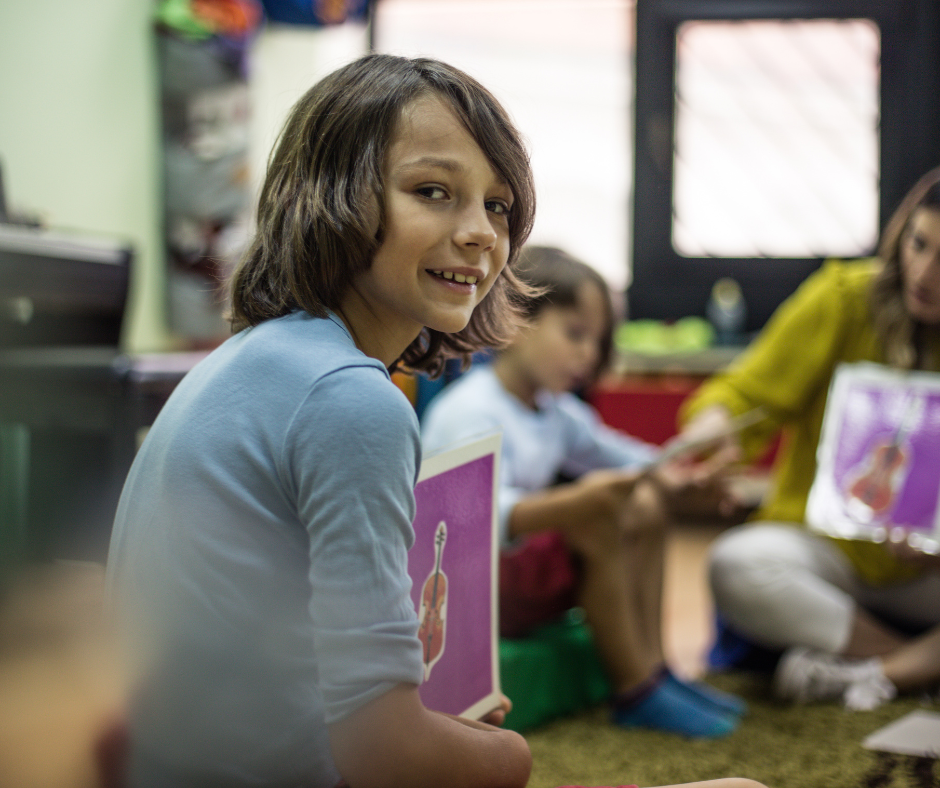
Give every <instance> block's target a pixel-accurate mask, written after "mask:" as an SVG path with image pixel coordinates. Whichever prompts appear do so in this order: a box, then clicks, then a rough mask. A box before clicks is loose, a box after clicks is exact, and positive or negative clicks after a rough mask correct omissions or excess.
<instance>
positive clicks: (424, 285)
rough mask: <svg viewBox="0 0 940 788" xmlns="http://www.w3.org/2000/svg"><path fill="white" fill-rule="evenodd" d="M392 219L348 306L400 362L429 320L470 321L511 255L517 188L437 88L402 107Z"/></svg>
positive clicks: (451, 325) (389, 203) (357, 326)
mask: <svg viewBox="0 0 940 788" xmlns="http://www.w3.org/2000/svg"><path fill="white" fill-rule="evenodd" d="M383 180H384V185H385V194H384V198H385V212H384V218H385V224H384V228H383V240H382V245H381V246H380V247H379V250H378V252H376V255H375V258H374V260H373V262H372V266H371V267H370V268H369V270H368V271H366V272H365V273H363V274H361V275H360V276H359V277H358V278H357V279H356V280H355V282H354V283H353V287H352V288H351V290H350V292H349V294H348V295H347V297H346V298H345V299H344V303H343V305H342V310H343V316H344V318H345V319H346V320H347V322H349V323H351V328H352V329H353V333H354V335H356V336H364V335H371V336H374V337H376V336H377V337H380V338H381V341H380V344H381V346H380V347H375V348H370V347H362V346H361V345H360V347H362V349H363V351H364V352H366V353H368V354H369V355H374V356H375V357H376V358H380V359H382V360H384V361H387V362H388V363H391V361H394V360H395V359H396V358H397V357H398V356H399V355H400V354H401V352H402V351H403V350H404V348H405V347H407V345H408V344H410V343H411V342H412V341H413V340H414V338H415V337H416V336H417V335H418V334H419V333H420V331H421V329H422V328H424V327H425V326H427V327H429V328H432V329H435V330H437V331H443V332H447V333H454V332H457V331H460V330H461V329H463V328H464V327H465V326H466V325H467V323H468V322H469V320H470V316H471V315H472V313H473V309H474V308H475V307H476V306H477V305H478V304H479V303H480V301H482V299H483V298H484V296H486V294H487V293H488V292H489V290H490V288H491V287H492V285H493V282H494V281H496V278H497V277H498V276H499V274H500V272H501V271H502V270H503V267H504V266H505V265H506V261H507V259H508V258H509V245H510V244H509V212H510V210H511V208H512V202H513V194H512V191H511V190H510V188H509V186H508V185H507V184H506V182H505V180H504V178H502V177H501V176H500V174H499V173H497V172H496V171H495V170H494V169H493V166H492V165H491V164H490V162H489V160H488V159H487V158H486V155H485V154H484V153H483V151H482V150H481V149H480V147H479V145H477V143H476V141H475V140H474V139H473V137H472V136H471V135H470V133H469V132H468V131H467V130H466V128H465V127H464V126H463V124H462V123H461V121H460V120H459V119H458V118H457V116H456V115H455V114H454V112H453V110H451V108H450V106H449V105H448V104H447V103H446V102H445V101H442V100H441V99H440V98H438V97H437V96H435V95H428V96H425V97H423V98H420V99H418V100H416V101H415V102H414V103H413V104H411V106H410V107H408V108H407V109H406V110H405V112H404V113H403V115H402V119H401V121H400V123H399V128H398V129H397V132H396V133H395V135H394V136H393V138H392V142H391V145H390V146H389V150H388V154H387V156H386V162H385V167H384V179H383Z"/></svg>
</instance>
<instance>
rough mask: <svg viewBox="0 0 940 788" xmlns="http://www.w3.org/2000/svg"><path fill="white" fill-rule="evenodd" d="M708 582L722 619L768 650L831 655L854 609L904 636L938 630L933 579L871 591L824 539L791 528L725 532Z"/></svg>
mask: <svg viewBox="0 0 940 788" xmlns="http://www.w3.org/2000/svg"><path fill="white" fill-rule="evenodd" d="M709 581H710V583H711V590H712V595H713V596H714V600H715V606H716V609H717V611H718V612H719V613H720V614H721V616H722V618H724V619H725V621H727V622H728V624H729V625H730V626H731V627H732V628H733V629H734V630H736V631H737V632H739V633H741V634H742V635H744V636H746V637H748V638H749V639H751V640H753V641H754V642H755V643H759V644H761V645H763V646H767V647H770V648H786V647H789V646H808V647H810V648H816V649H822V650H824V651H828V652H831V653H839V652H841V651H842V650H843V648H844V647H845V646H846V644H847V643H848V640H849V636H850V634H851V630H852V621H853V618H854V615H855V609H856V606H858V607H861V608H864V609H865V610H867V611H868V612H870V613H871V614H872V615H874V616H875V617H876V618H879V619H882V620H884V621H886V622H889V623H892V624H894V625H896V626H901V627H905V628H910V629H915V630H916V629H926V628H928V627H930V626H933V625H935V624H938V623H940V574H938V573H936V572H926V573H924V574H923V575H922V576H920V577H918V578H916V579H915V580H912V581H909V582H905V583H901V584H896V585H890V586H871V585H869V584H867V583H865V582H864V581H863V580H862V579H861V578H860V577H859V576H858V575H857V574H856V572H855V570H854V568H853V567H852V564H851V563H850V562H849V560H848V559H847V558H846V557H845V554H844V553H842V551H841V550H839V548H838V547H836V546H835V545H834V544H833V543H832V542H831V541H830V540H829V539H826V538H824V537H821V536H817V535H815V534H813V533H811V532H809V531H807V530H806V529H804V528H801V527H800V526H797V525H788V524H785V523H755V524H753V525H743V526H738V527H737V528H732V529H730V530H729V531H727V532H725V533H724V534H722V535H721V536H720V537H718V539H717V540H716V541H715V543H714V544H713V545H712V548H711V552H710V556H709Z"/></svg>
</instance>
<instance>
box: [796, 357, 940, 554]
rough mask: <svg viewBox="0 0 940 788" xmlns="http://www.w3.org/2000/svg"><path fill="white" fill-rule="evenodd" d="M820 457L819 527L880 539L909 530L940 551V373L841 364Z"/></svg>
mask: <svg viewBox="0 0 940 788" xmlns="http://www.w3.org/2000/svg"><path fill="white" fill-rule="evenodd" d="M816 460H817V465H816V475H815V478H814V479H813V485H812V487H811V488H810V491H809V498H808V499H807V502H806V522H807V523H808V524H809V526H810V527H811V528H813V529H814V530H816V531H818V532H820V533H823V534H827V535H829V536H835V537H837V538H840V539H864V540H869V541H873V542H884V541H885V540H886V539H887V538H888V535H889V533H891V534H896V533H898V532H905V533H907V535H908V537H911V538H913V537H916V538H917V539H919V540H922V541H923V543H924V544H925V545H926V544H927V542H929V543H930V545H929V546H930V550H929V551H928V552H932V551H936V552H938V553H940V374H938V373H936V372H925V371H920V370H914V371H911V370H897V369H890V368H888V367H885V366H883V365H880V364H873V363H870V362H856V363H853V364H840V365H839V366H838V367H837V368H836V371H835V374H834V375H833V379H832V383H831V385H830V387H829V395H828V397H827V400H826V410H825V414H824V415H823V424H822V433H821V435H820V440H819V447H818V450H817V453H816ZM925 551H926V548H925Z"/></svg>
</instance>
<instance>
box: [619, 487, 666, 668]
mask: <svg viewBox="0 0 940 788" xmlns="http://www.w3.org/2000/svg"><path fill="white" fill-rule="evenodd" d="M632 505H633V507H634V512H633V516H635V517H636V518H638V520H639V521H640V522H641V523H642V524H645V525H646V527H645V528H643V527H641V528H639V529H638V531H637V534H636V536H635V537H634V538H632V539H630V538H629V537H628V544H627V551H628V554H629V556H630V560H629V566H627V567H625V570H626V571H627V573H628V575H629V576H630V577H631V578H632V581H633V587H634V590H633V594H634V598H635V599H636V601H637V606H638V608H639V618H640V625H641V628H642V631H641V637H642V638H643V642H644V643H646V644H647V645H648V647H649V649H650V654H651V658H652V659H654V660H655V662H656V663H657V664H660V663H663V662H664V660H665V657H664V655H663V582H664V579H665V564H666V537H667V527H666V526H667V521H666V514H665V512H666V506H665V503H664V501H663V500H662V496H661V494H660V492H659V489H658V488H656V487H654V486H653V485H647V484H640V485H638V486H637V489H636V492H635V494H634V501H632Z"/></svg>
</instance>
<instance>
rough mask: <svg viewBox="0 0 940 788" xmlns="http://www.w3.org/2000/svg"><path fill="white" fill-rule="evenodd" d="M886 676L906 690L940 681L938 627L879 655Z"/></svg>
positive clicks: (939, 630)
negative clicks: (889, 651) (887, 652)
mask: <svg viewBox="0 0 940 788" xmlns="http://www.w3.org/2000/svg"><path fill="white" fill-rule="evenodd" d="M881 665H882V669H883V670H884V674H885V676H886V677H887V678H888V679H889V680H890V681H891V682H892V683H893V684H894V685H895V686H896V687H897V688H898V690H900V691H901V692H906V691H908V690H912V689H918V688H920V687H923V686H925V685H927V684H930V683H932V682H935V681H940V627H934V629H931V630H930V631H929V632H928V633H927V634H926V635H922V636H921V637H918V638H914V639H913V640H909V641H907V642H906V643H904V644H903V645H901V646H899V647H898V648H896V649H894V650H893V651H892V652H891V653H889V654H885V655H884V656H882V657H881Z"/></svg>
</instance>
